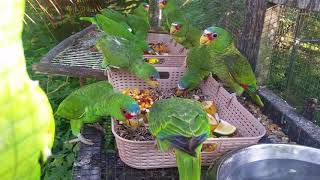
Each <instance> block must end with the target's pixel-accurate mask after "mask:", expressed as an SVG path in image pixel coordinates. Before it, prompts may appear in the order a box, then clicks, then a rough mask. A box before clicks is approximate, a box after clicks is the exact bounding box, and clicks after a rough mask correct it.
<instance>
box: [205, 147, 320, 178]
mask: <svg viewBox="0 0 320 180" xmlns="http://www.w3.org/2000/svg"><path fill="white" fill-rule="evenodd" d="M207 179H208V180H214V179H216V180H256V179H257V180H258V179H259V180H271V179H272V180H280V179H281V180H287V179H288V180H296V179H297V180H298V179H299V180H303V179H306V180H320V149H315V148H311V147H306V146H300V145H289V144H259V145H253V146H250V147H247V148H243V149H240V150H236V151H232V152H230V153H228V154H226V155H225V156H223V157H222V158H221V159H220V160H219V162H218V163H216V164H214V165H212V166H210V167H209V169H208V173H207Z"/></svg>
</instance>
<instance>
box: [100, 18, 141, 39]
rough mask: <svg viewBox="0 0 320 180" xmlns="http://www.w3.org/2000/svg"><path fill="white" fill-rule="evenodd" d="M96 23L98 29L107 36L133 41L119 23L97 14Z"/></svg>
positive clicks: (133, 37)
mask: <svg viewBox="0 0 320 180" xmlns="http://www.w3.org/2000/svg"><path fill="white" fill-rule="evenodd" d="M96 21H97V24H98V26H99V27H100V29H102V30H103V31H104V32H106V33H107V34H109V35H112V36H117V37H122V38H125V39H128V40H135V36H134V35H133V34H132V33H131V32H130V31H129V30H128V29H127V28H126V27H125V26H123V25H122V24H121V23H119V22H116V21H114V20H112V19H110V18H108V17H106V16H104V15H101V14H97V15H96Z"/></svg>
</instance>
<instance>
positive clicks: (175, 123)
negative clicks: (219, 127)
mask: <svg viewBox="0 0 320 180" xmlns="http://www.w3.org/2000/svg"><path fill="white" fill-rule="evenodd" d="M148 123H149V130H150V132H151V133H152V135H153V136H155V137H156V141H157V146H158V148H159V150H160V151H167V150H168V149H169V148H173V149H174V150H175V154H176V159H177V166H178V170H179V179H180V180H200V175H201V162H200V161H201V160H200V153H201V148H202V143H203V142H204V141H205V140H206V139H207V138H208V137H209V135H210V128H209V119H208V116H207V113H206V112H205V111H204V110H203V107H202V105H201V103H200V102H197V101H194V100H190V99H182V98H170V99H164V100H160V101H157V102H156V103H155V104H153V106H152V107H151V109H150V112H149V114H148Z"/></svg>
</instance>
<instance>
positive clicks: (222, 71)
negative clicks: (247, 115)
mask: <svg viewBox="0 0 320 180" xmlns="http://www.w3.org/2000/svg"><path fill="white" fill-rule="evenodd" d="M200 44H201V45H205V46H208V47H209V53H210V56H211V57H212V61H213V63H214V68H213V70H212V72H213V73H214V74H216V75H217V76H218V78H219V79H220V80H222V81H223V82H224V83H225V85H226V86H228V87H230V88H231V89H232V90H233V91H235V92H236V94H237V95H241V94H242V93H243V91H245V92H246V93H248V95H249V96H250V97H251V99H252V100H253V101H254V102H255V103H256V104H257V105H259V106H261V107H262V106H264V105H263V102H262V101H261V99H260V97H259V95H258V87H257V81H256V77H255V75H254V73H253V71H252V68H251V65H250V63H249V62H248V60H247V59H246V58H245V57H244V56H243V55H242V54H241V53H240V51H239V50H238V49H237V48H236V47H235V45H234V44H233V39H232V36H231V34H230V33H229V32H228V31H226V30H225V29H223V28H220V27H209V28H207V29H205V30H204V32H203V34H202V36H201V38H200Z"/></svg>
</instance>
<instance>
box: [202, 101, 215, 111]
mask: <svg viewBox="0 0 320 180" xmlns="http://www.w3.org/2000/svg"><path fill="white" fill-rule="evenodd" d="M202 104H203V106H204V109H205V111H206V112H207V113H209V114H215V113H217V107H216V105H215V104H214V103H213V101H203V102H202Z"/></svg>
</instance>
